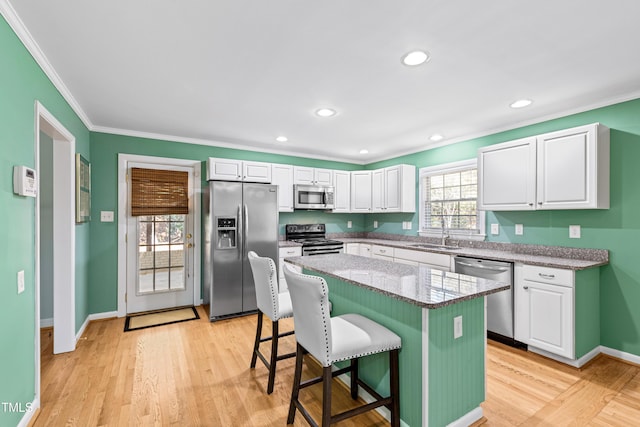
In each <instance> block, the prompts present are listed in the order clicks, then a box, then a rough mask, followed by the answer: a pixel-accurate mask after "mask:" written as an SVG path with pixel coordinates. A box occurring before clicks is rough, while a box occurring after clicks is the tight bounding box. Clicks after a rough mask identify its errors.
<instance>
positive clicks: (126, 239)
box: [124, 233, 129, 243]
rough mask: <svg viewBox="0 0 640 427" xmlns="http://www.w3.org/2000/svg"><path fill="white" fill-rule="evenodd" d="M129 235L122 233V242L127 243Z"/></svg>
mask: <svg viewBox="0 0 640 427" xmlns="http://www.w3.org/2000/svg"><path fill="white" fill-rule="evenodd" d="M128 236H129V235H128V234H127V233H124V242H125V243H129V237H128Z"/></svg>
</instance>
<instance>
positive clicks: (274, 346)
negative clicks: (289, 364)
mask: <svg viewBox="0 0 640 427" xmlns="http://www.w3.org/2000/svg"><path fill="white" fill-rule="evenodd" d="M277 362H278V321H277V320H276V321H275V322H271V362H269V382H268V383H267V394H271V393H273V383H274V382H275V379H276V363H277Z"/></svg>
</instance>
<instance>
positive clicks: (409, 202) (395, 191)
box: [371, 164, 416, 212]
mask: <svg viewBox="0 0 640 427" xmlns="http://www.w3.org/2000/svg"><path fill="white" fill-rule="evenodd" d="M371 183H372V196H371V200H372V208H373V211H374V212H415V211H416V168H415V166H412V165H403V164H401V165H395V166H390V167H387V168H383V169H377V170H374V171H373V172H372V177H371Z"/></svg>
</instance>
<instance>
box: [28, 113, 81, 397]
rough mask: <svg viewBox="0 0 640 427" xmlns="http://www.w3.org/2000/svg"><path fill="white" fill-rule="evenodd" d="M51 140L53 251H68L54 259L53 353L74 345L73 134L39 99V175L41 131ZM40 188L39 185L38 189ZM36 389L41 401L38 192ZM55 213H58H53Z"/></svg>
mask: <svg viewBox="0 0 640 427" xmlns="http://www.w3.org/2000/svg"><path fill="white" fill-rule="evenodd" d="M41 131H42V132H44V133H45V134H47V135H48V136H49V137H51V138H52V139H53V161H54V168H53V175H54V179H53V189H54V192H56V194H58V195H59V197H55V198H54V207H53V211H54V223H53V234H54V236H53V245H54V246H53V253H54V254H56V253H58V254H69V256H66V257H62V262H55V261H54V270H53V271H54V273H53V275H54V276H53V337H54V338H53V339H54V341H53V345H54V349H53V352H54V354H59V353H65V352H69V351H74V350H75V348H76V327H75V326H76V325H75V323H76V306H75V261H76V256H75V254H76V252H75V243H76V238H75V233H76V230H75V225H76V224H75V151H76V139H75V137H74V136H73V135H72V134H71V133H70V132H69V131H68V130H67V129H66V128H65V127H64V126H63V125H62V124H61V123H60V122H59V121H58V120H57V119H56V118H55V117H54V116H53V114H51V113H50V112H49V111H48V110H47V109H46V108H45V107H44V106H43V105H42V104H41V103H40V102H39V101H36V102H35V138H34V139H35V163H36V177H38V179H39V178H40V132H41ZM39 191H40V188H39V186H38V192H39ZM35 204H36V206H35V283H36V285H35V344H36V345H35V362H36V375H35V391H36V398H37V399H38V402H39V400H40V381H41V378H40V363H41V362H40V345H41V343H40V261H41V260H40V244H41V242H40V195H39V194H38V195H37V197H36V202H35ZM56 214H57V215H56Z"/></svg>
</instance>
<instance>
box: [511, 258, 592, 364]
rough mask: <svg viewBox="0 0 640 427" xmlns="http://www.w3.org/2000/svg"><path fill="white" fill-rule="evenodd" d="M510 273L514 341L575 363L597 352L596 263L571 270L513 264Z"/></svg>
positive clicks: (581, 361) (583, 361)
mask: <svg viewBox="0 0 640 427" xmlns="http://www.w3.org/2000/svg"><path fill="white" fill-rule="evenodd" d="M514 276H515V277H514V298H515V305H514V316H515V319H514V320H515V339H516V340H518V341H521V342H523V343H525V344H527V345H528V347H529V350H532V351H538V352H541V353H542V354H545V355H546V356H549V357H552V358H554V359H557V360H560V361H562V362H565V363H568V364H570V365H572V366H576V367H580V366H582V365H584V364H585V363H586V362H587V361H589V360H590V359H591V358H592V357H594V356H595V355H596V354H597V353H598V347H599V345H600V269H599V268H588V269H585V270H575V271H574V270H566V269H560V268H549V267H540V266H533V265H526V264H520V263H516V265H515V268H514ZM558 356H559V357H558Z"/></svg>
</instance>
